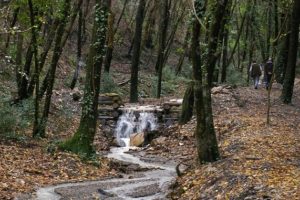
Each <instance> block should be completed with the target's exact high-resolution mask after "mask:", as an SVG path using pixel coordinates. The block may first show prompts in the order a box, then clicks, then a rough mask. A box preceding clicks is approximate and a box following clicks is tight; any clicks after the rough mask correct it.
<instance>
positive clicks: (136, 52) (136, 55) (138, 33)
mask: <svg viewBox="0 0 300 200" xmlns="http://www.w3.org/2000/svg"><path fill="white" fill-rule="evenodd" d="M145 4H146V2H145V0H140V2H139V7H138V11H137V14H136V25H135V34H134V42H133V56H132V64H131V81H130V102H131V103H134V102H137V101H138V71H139V62H140V54H141V41H142V32H143V22H144V9H145Z"/></svg>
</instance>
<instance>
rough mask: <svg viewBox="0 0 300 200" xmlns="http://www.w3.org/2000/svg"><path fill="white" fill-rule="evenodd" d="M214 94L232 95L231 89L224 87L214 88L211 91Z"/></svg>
mask: <svg viewBox="0 0 300 200" xmlns="http://www.w3.org/2000/svg"><path fill="white" fill-rule="evenodd" d="M211 93H212V94H230V91H229V88H226V87H224V86H218V87H213V88H212V89H211Z"/></svg>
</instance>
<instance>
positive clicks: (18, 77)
mask: <svg viewBox="0 0 300 200" xmlns="http://www.w3.org/2000/svg"><path fill="white" fill-rule="evenodd" d="M23 42H24V36H23V33H19V34H18V43H17V52H16V69H15V74H16V82H17V88H20V87H21V77H22V75H21V72H20V70H21V67H22V55H23V54H22V53H23Z"/></svg>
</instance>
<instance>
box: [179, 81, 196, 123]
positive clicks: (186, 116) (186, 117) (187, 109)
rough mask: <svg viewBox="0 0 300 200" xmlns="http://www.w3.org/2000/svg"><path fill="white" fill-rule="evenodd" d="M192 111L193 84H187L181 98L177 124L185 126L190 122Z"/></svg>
mask: <svg viewBox="0 0 300 200" xmlns="http://www.w3.org/2000/svg"><path fill="white" fill-rule="evenodd" d="M193 111H194V83H193V82H191V83H189V85H188V87H187V89H186V91H185V93H184V97H183V102H182V108H181V115H180V119H179V124H181V125H182V124H186V123H187V122H188V121H190V120H191V118H192V116H193Z"/></svg>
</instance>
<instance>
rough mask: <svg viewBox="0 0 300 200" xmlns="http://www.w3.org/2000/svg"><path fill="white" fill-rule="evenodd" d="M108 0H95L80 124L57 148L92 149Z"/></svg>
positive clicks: (79, 151)
mask: <svg viewBox="0 0 300 200" xmlns="http://www.w3.org/2000/svg"><path fill="white" fill-rule="evenodd" d="M110 4H111V2H110V0H97V1H96V6H95V14H94V25H93V33H92V45H91V46H90V50H89V55H88V61H87V69H86V70H87V71H86V80H85V90H84V97H83V104H82V114H81V119H80V124H79V127H78V129H77V131H76V132H75V134H74V136H73V137H72V138H70V139H69V140H67V141H66V142H64V143H62V144H61V148H63V149H65V150H69V151H72V152H75V153H77V154H82V155H84V156H87V157H89V156H91V155H92V154H93V153H94V150H93V146H92V143H93V141H94V136H95V133H96V130H97V129H96V125H97V118H98V97H99V91H100V76H101V68H102V67H101V66H102V62H103V56H104V55H105V41H106V32H107V20H108V11H109V7H110Z"/></svg>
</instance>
